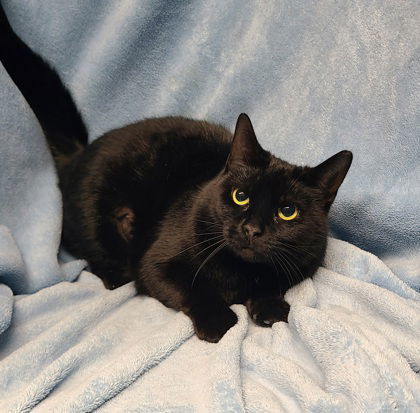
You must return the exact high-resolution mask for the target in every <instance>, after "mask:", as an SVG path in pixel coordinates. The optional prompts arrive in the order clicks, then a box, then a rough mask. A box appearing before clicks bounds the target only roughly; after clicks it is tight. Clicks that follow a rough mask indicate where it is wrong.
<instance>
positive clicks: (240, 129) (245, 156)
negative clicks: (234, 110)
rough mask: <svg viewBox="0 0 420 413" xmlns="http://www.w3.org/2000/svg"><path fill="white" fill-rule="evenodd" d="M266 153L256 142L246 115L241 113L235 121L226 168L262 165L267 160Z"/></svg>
mask: <svg viewBox="0 0 420 413" xmlns="http://www.w3.org/2000/svg"><path fill="white" fill-rule="evenodd" d="M267 155H268V153H267V152H266V151H264V149H263V148H262V147H261V145H260V144H259V143H258V140H257V137H256V136H255V132H254V128H253V127H252V123H251V120H250V119H249V117H248V115H246V114H245V113H241V114H240V115H239V117H238V120H237V122H236V127H235V133H234V135H233V140H232V147H231V150H230V154H229V158H228V160H227V162H226V170H229V169H230V168H232V167H235V166H262V165H264V164H265V163H266V161H267Z"/></svg>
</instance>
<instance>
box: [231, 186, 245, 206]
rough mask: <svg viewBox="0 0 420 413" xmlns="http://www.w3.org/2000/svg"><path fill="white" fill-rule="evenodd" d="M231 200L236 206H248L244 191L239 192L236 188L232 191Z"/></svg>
mask: <svg viewBox="0 0 420 413" xmlns="http://www.w3.org/2000/svg"><path fill="white" fill-rule="evenodd" d="M232 199H233V202H235V204H237V205H241V206H244V205H248V204H249V197H248V195H247V194H246V193H245V192H244V191H240V190H239V189H238V188H236V189H234V190H233V192H232Z"/></svg>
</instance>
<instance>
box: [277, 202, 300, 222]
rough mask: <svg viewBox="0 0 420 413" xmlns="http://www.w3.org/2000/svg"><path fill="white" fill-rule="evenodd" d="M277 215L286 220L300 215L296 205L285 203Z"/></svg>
mask: <svg viewBox="0 0 420 413" xmlns="http://www.w3.org/2000/svg"><path fill="white" fill-rule="evenodd" d="M277 215H278V217H279V218H281V219H283V220H284V221H291V220H292V219H295V218H296V217H297V216H298V209H297V208H296V207H295V206H294V205H285V206H284V207H281V208H279V209H278V210H277Z"/></svg>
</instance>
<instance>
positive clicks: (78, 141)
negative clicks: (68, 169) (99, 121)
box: [0, 4, 88, 164]
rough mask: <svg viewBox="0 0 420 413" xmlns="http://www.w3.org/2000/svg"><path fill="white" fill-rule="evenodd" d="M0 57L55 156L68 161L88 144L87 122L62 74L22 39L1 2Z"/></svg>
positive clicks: (60, 160) (61, 161)
mask: <svg viewBox="0 0 420 413" xmlns="http://www.w3.org/2000/svg"><path fill="white" fill-rule="evenodd" d="M0 61H1V63H2V64H3V66H4V68H5V69H6V71H7V72H8V74H9V76H10V77H11V78H12V80H13V81H14V82H15V84H16V86H17V87H18V88H19V89H20V91H21V92H22V94H23V96H24V97H25V99H26V101H27V102H28V104H29V106H30V107H31V108H32V110H33V112H34V113H35V116H36V117H37V118H38V121H39V123H40V125H41V127H42V129H43V131H44V133H45V136H46V138H47V140H48V143H49V146H50V147H51V151H52V153H53V155H54V158H55V159H56V161H57V162H58V163H59V164H60V163H67V162H66V160H69V159H70V158H71V157H72V156H73V155H74V154H76V153H78V152H79V151H80V150H82V149H83V148H84V146H86V145H87V142H88V133H87V129H86V126H85V124H84V122H83V119H82V117H81V115H80V113H79V111H78V110H77V108H76V105H75V103H74V101H73V98H72V96H71V94H70V92H69V91H68V89H67V88H66V87H65V86H64V84H63V83H62V81H61V79H60V77H59V76H58V74H57V73H56V72H55V71H54V69H52V68H51V67H50V66H49V65H48V63H46V62H45V61H44V60H43V59H42V58H41V57H40V56H38V55H37V54H36V53H35V52H33V51H32V50H31V49H30V48H29V47H28V46H27V45H26V44H25V43H24V42H23V41H22V40H20V39H19V37H18V36H17V35H16V33H15V32H14V30H13V28H12V26H11V25H10V23H9V20H8V18H7V16H6V14H5V12H4V10H3V6H2V5H1V4H0Z"/></svg>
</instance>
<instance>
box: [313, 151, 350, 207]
mask: <svg viewBox="0 0 420 413" xmlns="http://www.w3.org/2000/svg"><path fill="white" fill-rule="evenodd" d="M352 160H353V154H352V153H351V152H350V151H341V152H338V153H336V154H335V155H334V156H331V158H328V159H327V160H326V161H324V162H322V163H321V164H319V165H318V166H316V167H315V168H311V170H310V172H309V174H308V178H309V180H310V183H312V184H313V185H315V186H317V187H318V188H320V189H322V191H323V192H324V196H325V201H326V203H325V206H326V209H327V210H328V209H329V208H330V206H331V204H332V203H333V201H334V199H335V196H336V195H337V191H338V188H340V185H341V184H342V183H343V180H344V178H345V177H346V175H347V172H348V170H349V168H350V165H351V162H352Z"/></svg>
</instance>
